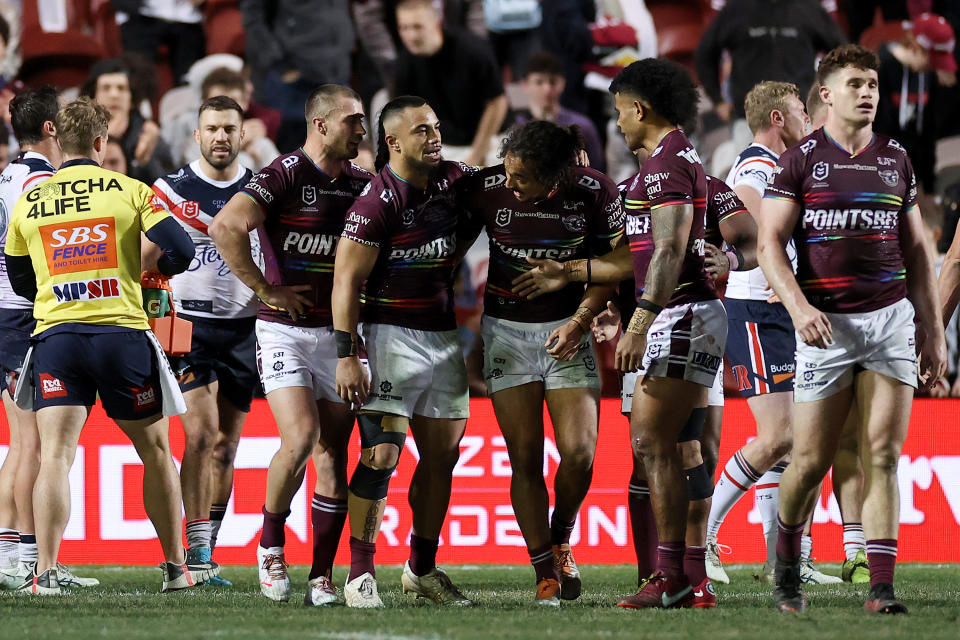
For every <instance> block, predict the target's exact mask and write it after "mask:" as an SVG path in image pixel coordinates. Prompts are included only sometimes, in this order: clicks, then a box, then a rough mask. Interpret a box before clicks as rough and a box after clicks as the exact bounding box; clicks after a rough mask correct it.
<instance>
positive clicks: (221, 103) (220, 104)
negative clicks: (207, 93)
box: [197, 96, 243, 120]
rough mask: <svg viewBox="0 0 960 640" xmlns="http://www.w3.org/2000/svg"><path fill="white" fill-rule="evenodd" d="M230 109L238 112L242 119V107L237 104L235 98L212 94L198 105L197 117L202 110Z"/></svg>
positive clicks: (201, 113) (200, 114)
mask: <svg viewBox="0 0 960 640" xmlns="http://www.w3.org/2000/svg"><path fill="white" fill-rule="evenodd" d="M231 109H232V110H234V111H236V112H237V113H239V114H240V119H241V120H242V119H243V109H242V108H241V107H240V105H239V104H237V101H236V100H234V99H233V98H228V97H227V96H213V97H212V98H207V99H206V100H204V101H203V104H201V105H200V111H198V112H197V118H199V117H200V116H202V115H203V112H204V111H230V110H231Z"/></svg>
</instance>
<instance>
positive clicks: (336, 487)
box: [209, 84, 371, 606]
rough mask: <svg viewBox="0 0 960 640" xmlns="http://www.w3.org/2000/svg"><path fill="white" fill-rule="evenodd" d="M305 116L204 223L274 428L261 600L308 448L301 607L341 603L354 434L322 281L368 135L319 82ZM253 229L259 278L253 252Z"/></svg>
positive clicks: (342, 91) (286, 593)
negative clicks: (308, 547) (289, 140)
mask: <svg viewBox="0 0 960 640" xmlns="http://www.w3.org/2000/svg"><path fill="white" fill-rule="evenodd" d="M305 116H306V121H307V132H306V133H307V139H306V142H305V143H304V145H303V147H302V148H300V149H298V150H296V151H294V152H292V153H288V154H285V155H282V156H280V157H279V158H277V159H276V160H274V161H273V162H272V163H271V164H270V165H269V166H268V167H265V168H264V169H263V170H261V171H260V172H259V173H257V174H256V175H255V176H254V177H253V179H252V180H251V181H250V182H249V183H248V184H247V185H246V186H245V187H243V188H242V189H241V190H240V193H238V194H237V195H235V196H234V197H233V198H232V199H231V200H230V202H228V203H227V204H226V206H225V207H224V208H223V211H221V212H220V214H219V215H217V217H216V218H214V220H213V221H212V222H211V224H210V227H209V233H210V237H211V238H213V240H214V242H215V243H216V245H217V249H218V250H219V251H220V254H221V255H222V256H223V258H224V261H225V262H226V264H227V266H228V267H229V268H230V270H231V271H232V272H233V273H234V274H235V275H236V276H237V277H238V278H239V279H240V281H241V282H242V283H244V284H245V285H247V286H248V287H250V289H252V290H253V292H254V293H255V294H256V296H257V297H258V298H260V301H261V304H260V308H259V311H258V314H257V321H256V333H257V343H258V344H257V365H258V367H259V369H260V379H261V381H262V382H263V388H264V391H265V392H266V394H267V402H268V403H269V404H270V410H271V411H272V412H273V416H274V418H275V419H276V421H277V428H278V429H279V431H280V442H281V444H280V449H279V450H278V451H277V453H276V454H275V455H274V456H273V459H272V460H271V461H270V469H269V471H268V472H267V491H266V499H265V501H264V507H263V533H262V535H261V537H260V544H259V545H258V547H257V565H258V568H259V572H260V591H261V593H263V594H264V595H265V596H267V597H268V598H270V599H271V600H288V599H289V598H290V577H289V576H288V575H287V569H286V567H287V564H286V562H285V560H284V555H283V547H284V543H285V535H284V522H285V521H286V519H287V516H289V515H290V501H291V500H292V499H293V495H294V494H295V493H296V492H297V489H299V488H300V485H301V483H302V482H303V474H304V472H305V471H306V466H307V459H308V458H309V457H310V453H311V450H312V451H313V452H314V458H313V462H314V467H315V468H316V470H317V484H316V488H315V493H314V496H313V503H312V504H313V508H312V511H311V519H312V522H313V566H312V567H311V569H310V575H309V582H308V587H309V588H308V590H307V595H306V598H305V600H304V602H305V604H307V605H312V606H319V605H326V604H332V603H336V602H338V601H339V597H338V595H337V593H336V590H335V589H334V587H333V584H332V582H331V581H330V572H331V569H332V568H333V558H334V555H336V552H337V544H338V543H339V540H340V532H341V531H342V530H343V523H344V521H345V520H346V516H347V509H346V507H347V504H346V502H347V501H346V497H347V483H346V476H347V469H346V456H347V440H348V438H349V436H350V432H351V430H352V428H353V414H352V413H351V411H350V405H349V404H346V403H343V402H341V401H340V398H339V396H338V395H337V393H336V389H335V387H334V380H333V375H332V372H333V370H334V362H335V360H334V358H335V354H336V351H335V348H334V340H333V327H332V326H331V315H330V290H331V288H332V286H333V279H332V277H331V276H332V272H333V260H334V255H335V253H336V250H337V241H338V239H339V237H340V233H341V232H342V231H343V224H344V215H345V214H346V212H347V209H348V208H349V207H350V205H351V204H353V201H354V199H355V198H356V196H357V195H358V194H359V193H360V192H361V191H362V190H363V189H364V187H365V186H366V185H367V183H368V182H369V180H370V177H371V176H370V174H369V173H367V172H366V171H364V170H363V169H361V168H359V167H357V166H356V165H354V164H353V163H351V162H350V159H351V158H355V157H357V153H358V151H359V146H360V141H361V140H362V139H363V135H364V134H365V133H366V130H365V129H364V127H363V118H364V113H363V105H362V103H361V101H360V96H358V95H357V94H356V92H355V91H353V90H352V89H350V88H349V87H344V86H341V85H335V84H325V85H321V86H320V87H319V88H317V89H315V90H314V91H313V93H311V94H310V97H309V98H308V99H307V102H306V107H305ZM254 229H257V230H258V234H259V237H260V247H261V250H262V251H263V264H264V269H263V270H261V268H260V266H259V265H258V264H257V262H256V261H255V260H254V258H253V256H252V255H251V246H250V236H249V234H250V232H251V231H253V230H254Z"/></svg>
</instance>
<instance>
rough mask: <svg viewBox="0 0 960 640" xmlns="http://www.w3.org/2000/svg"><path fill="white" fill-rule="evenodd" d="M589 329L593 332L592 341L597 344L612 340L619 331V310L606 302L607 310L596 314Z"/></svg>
mask: <svg viewBox="0 0 960 640" xmlns="http://www.w3.org/2000/svg"><path fill="white" fill-rule="evenodd" d="M590 328H591V330H592V331H593V339H594V340H596V341H597V342H607V341H608V340H613V339H614V338H616V337H617V332H618V331H619V330H620V310H619V309H617V307H616V305H614V304H613V303H612V302H609V301H608V302H607V308H606V309H604V310H603V311H601V312H600V313H598V314H597V316H596V317H595V318H594V319H593V324H591V325H590Z"/></svg>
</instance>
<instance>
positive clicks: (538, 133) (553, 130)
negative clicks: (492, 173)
mask: <svg viewBox="0 0 960 640" xmlns="http://www.w3.org/2000/svg"><path fill="white" fill-rule="evenodd" d="M581 149H583V135H582V134H581V133H580V127H577V126H576V125H571V126H569V127H561V126H560V125H557V124H554V123H552V122H547V121H546V120H531V121H530V122H527V123H524V124H522V125H520V126H518V127H515V128H513V129H511V130H510V132H509V133H508V134H507V137H506V138H505V139H504V141H503V144H502V145H500V157H501V158H504V157H506V155H507V154H510V155H511V156H514V157H515V158H519V159H520V160H523V161H524V162H525V163H529V164H530V167H531V169H532V170H533V173H534V175H535V176H536V178H537V180H539V181H540V182H541V183H543V184H545V185H548V186H550V187H552V186H554V185H557V184H560V183H561V182H564V180H565V179H566V178H568V177H569V175H570V171H571V170H572V169H573V168H574V167H575V166H576V165H577V152H578V151H580V150H581Z"/></svg>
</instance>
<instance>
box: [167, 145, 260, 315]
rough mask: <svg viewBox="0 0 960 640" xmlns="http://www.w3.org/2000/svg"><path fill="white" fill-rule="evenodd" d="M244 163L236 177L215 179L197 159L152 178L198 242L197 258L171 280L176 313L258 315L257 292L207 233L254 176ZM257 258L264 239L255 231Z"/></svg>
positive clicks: (252, 243)
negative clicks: (231, 266) (171, 171)
mask: <svg viewBox="0 0 960 640" xmlns="http://www.w3.org/2000/svg"><path fill="white" fill-rule="evenodd" d="M252 175H253V174H252V173H251V172H250V170H249V169H245V168H243V167H239V168H238V170H237V175H236V176H235V177H234V178H233V179H232V180H227V181H224V182H219V181H216V180H211V179H210V178H208V177H207V176H206V175H204V173H203V171H202V170H201V169H200V161H199V160H195V161H193V162H191V163H190V164H189V165H187V166H185V167H183V168H181V169H180V170H179V171H177V172H176V173H172V174H170V175H168V176H165V177H163V178H158V179H157V181H156V182H154V183H153V191H154V193H156V194H157V197H158V198H159V199H160V201H161V202H162V203H163V204H164V206H166V207H167V209H168V210H169V211H170V213H172V214H173V216H174V218H176V220H177V222H179V223H180V224H181V225H182V226H183V228H184V229H186V231H187V233H188V234H190V238H191V239H192V240H193V244H194V245H195V246H196V253H195V254H194V256H193V261H192V262H191V263H190V266H189V267H188V268H187V270H186V271H184V272H183V273H181V274H179V275H176V276H174V277H173V278H171V280H170V285H171V288H172V289H173V300H174V307H175V308H176V310H177V313H186V314H189V315H192V316H200V317H202V318H249V317H252V316H255V315H257V297H256V296H255V295H254V294H253V291H251V290H250V289H249V288H248V287H247V286H246V285H245V284H243V283H242V282H240V280H239V279H238V278H237V277H236V276H235V275H233V273H232V272H231V271H230V268H229V267H228V266H227V263H226V262H224V260H223V257H222V256H221V255H220V252H219V251H218V250H217V247H216V245H215V244H214V243H213V240H212V239H211V238H210V236H209V235H207V225H208V224H210V222H211V221H212V220H213V217H214V216H215V215H217V212H219V211H220V209H221V208H223V205H225V204H227V202H228V201H229V200H230V198H232V197H233V195H234V194H235V193H237V192H238V191H239V190H240V188H241V187H243V186H244V185H246V184H247V182H249V181H250V178H251V177H252ZM250 249H251V254H252V255H253V259H254V262H256V263H257V264H260V240H259V237H258V236H257V234H256V232H251V233H250Z"/></svg>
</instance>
